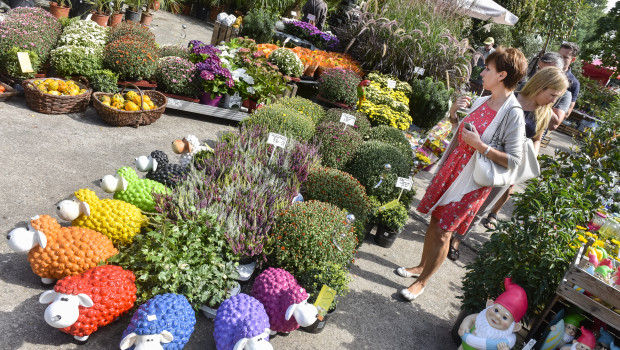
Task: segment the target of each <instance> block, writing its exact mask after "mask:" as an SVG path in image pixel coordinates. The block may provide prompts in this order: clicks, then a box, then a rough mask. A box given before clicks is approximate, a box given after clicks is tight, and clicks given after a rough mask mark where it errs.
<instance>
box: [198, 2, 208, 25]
mask: <svg viewBox="0 0 620 350" xmlns="http://www.w3.org/2000/svg"><path fill="white" fill-rule="evenodd" d="M196 18H198V19H199V20H201V21H206V20H208V19H209V8H208V7H207V6H204V5H202V6H198V8H197V9H196Z"/></svg>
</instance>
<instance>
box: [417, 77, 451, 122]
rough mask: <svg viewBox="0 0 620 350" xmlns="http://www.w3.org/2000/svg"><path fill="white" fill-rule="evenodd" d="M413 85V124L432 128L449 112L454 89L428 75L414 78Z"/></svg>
mask: <svg viewBox="0 0 620 350" xmlns="http://www.w3.org/2000/svg"><path fill="white" fill-rule="evenodd" d="M411 87H412V88H413V92H412V94H411V99H410V100H409V114H410V115H411V118H412V120H413V124H415V125H417V126H419V127H420V128H422V129H430V128H432V127H433V126H435V125H436V124H437V123H439V121H440V120H441V119H443V118H444V117H445V116H446V113H448V109H449V107H448V102H449V100H450V95H452V89H450V90H448V89H446V88H445V85H444V83H443V82H440V81H438V82H434V81H433V79H431V78H428V77H427V78H426V79H424V80H421V79H418V80H414V81H413V82H412V83H411Z"/></svg>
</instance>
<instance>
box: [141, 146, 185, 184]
mask: <svg viewBox="0 0 620 350" xmlns="http://www.w3.org/2000/svg"><path fill="white" fill-rule="evenodd" d="M136 168H137V169H138V171H142V172H147V173H146V178H147V179H151V180H153V181H157V182H160V183H162V184H164V185H166V186H168V187H174V186H176V184H177V182H178V181H180V180H181V179H182V178H183V177H184V176H185V174H187V171H188V167H186V166H182V165H180V164H171V163H169V162H168V155H166V153H164V152H162V151H153V152H151V155H150V156H140V157H138V158H136Z"/></svg>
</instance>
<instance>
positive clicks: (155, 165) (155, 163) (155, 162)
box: [149, 156, 157, 171]
mask: <svg viewBox="0 0 620 350" xmlns="http://www.w3.org/2000/svg"><path fill="white" fill-rule="evenodd" d="M149 157H150V158H151V160H152V161H153V166H152V169H151V171H157V159H155V158H152V157H151V156H149Z"/></svg>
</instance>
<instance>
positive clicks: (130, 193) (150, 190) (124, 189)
mask: <svg viewBox="0 0 620 350" xmlns="http://www.w3.org/2000/svg"><path fill="white" fill-rule="evenodd" d="M101 189H103V190H104V191H106V192H108V193H114V199H118V200H121V201H124V202H127V203H131V204H133V205H135V206H136V207H138V208H140V210H142V211H146V212H154V211H155V200H154V199H153V194H154V193H157V194H166V193H168V192H169V190H168V188H166V186H164V185H163V184H161V183H159V182H157V181H153V180H150V179H140V178H138V174H136V171H135V170H133V169H132V168H130V167H122V168H120V169H118V170H117V171H116V175H106V176H104V177H102V178H101Z"/></svg>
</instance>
